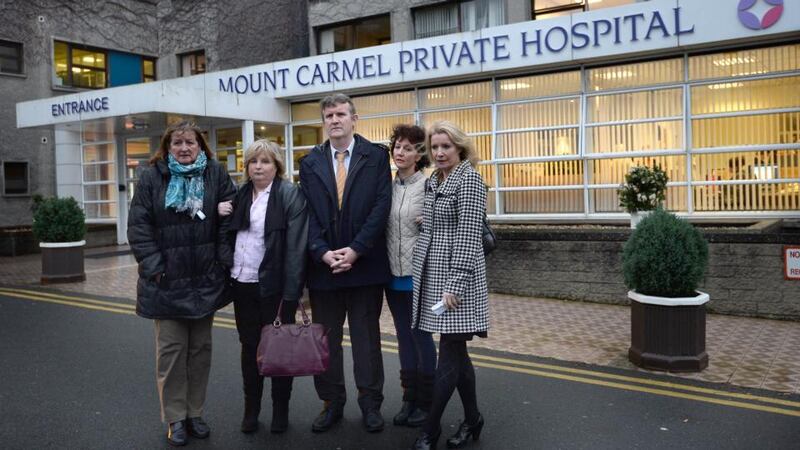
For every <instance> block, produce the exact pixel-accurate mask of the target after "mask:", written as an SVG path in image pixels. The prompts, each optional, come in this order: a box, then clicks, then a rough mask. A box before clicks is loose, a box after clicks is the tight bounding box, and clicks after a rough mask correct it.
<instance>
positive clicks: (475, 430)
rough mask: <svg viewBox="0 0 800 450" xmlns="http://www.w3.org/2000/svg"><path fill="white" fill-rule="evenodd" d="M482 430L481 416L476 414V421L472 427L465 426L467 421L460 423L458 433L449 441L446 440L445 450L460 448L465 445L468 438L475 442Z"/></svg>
mask: <svg viewBox="0 0 800 450" xmlns="http://www.w3.org/2000/svg"><path fill="white" fill-rule="evenodd" d="M482 429H483V416H482V415H480V414H478V421H477V422H475V424H474V425H467V421H466V420H465V421H463V422H461V425H459V426H458V431H456V434H454V435H453V436H452V437H451V438H450V439H448V440H447V448H461V447H463V446H465V445H467V441H469V438H472V440H473V441H477V440H478V438H479V437H480V436H481V430H482Z"/></svg>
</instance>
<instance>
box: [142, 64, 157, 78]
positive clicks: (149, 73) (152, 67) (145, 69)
mask: <svg viewBox="0 0 800 450" xmlns="http://www.w3.org/2000/svg"><path fill="white" fill-rule="evenodd" d="M151 81H156V59H155V58H142V82H143V83H149V82H151Z"/></svg>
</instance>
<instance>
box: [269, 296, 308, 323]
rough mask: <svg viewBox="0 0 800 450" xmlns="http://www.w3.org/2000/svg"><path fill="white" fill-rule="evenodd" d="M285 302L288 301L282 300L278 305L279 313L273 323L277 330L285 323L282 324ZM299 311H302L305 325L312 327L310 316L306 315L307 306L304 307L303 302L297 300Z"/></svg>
mask: <svg viewBox="0 0 800 450" xmlns="http://www.w3.org/2000/svg"><path fill="white" fill-rule="evenodd" d="M285 301H286V300H281V302H280V303H279V304H278V313H277V314H275V320H273V321H272V326H274V327H276V328H277V327H280V326H281V325H282V324H283V322H281V311H282V310H283V302H285ZM297 309H299V310H300V314H301V315H302V316H303V325H304V326H308V325H310V324H311V319H309V318H308V314H306V307H305V305H303V302H302V301H301V300H297Z"/></svg>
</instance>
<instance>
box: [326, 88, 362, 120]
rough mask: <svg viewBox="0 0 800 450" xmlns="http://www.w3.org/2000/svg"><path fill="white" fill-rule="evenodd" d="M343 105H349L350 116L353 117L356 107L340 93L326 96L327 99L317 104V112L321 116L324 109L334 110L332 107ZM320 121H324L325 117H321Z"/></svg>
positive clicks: (348, 98)
mask: <svg viewBox="0 0 800 450" xmlns="http://www.w3.org/2000/svg"><path fill="white" fill-rule="evenodd" d="M343 103H347V104H348V105H350V115H351V116H355V115H356V105H355V104H353V100H352V99H351V98H350V97H348V96H346V95H344V94H342V93H341V92H339V93H336V94H331V95H328V96H327V97H325V98H323V99H322V100H320V102H319V112H320V114H322V113H323V111H325V108H334V107H336V105H341V104H343ZM322 119H323V120H324V119H325V117H323V118H322Z"/></svg>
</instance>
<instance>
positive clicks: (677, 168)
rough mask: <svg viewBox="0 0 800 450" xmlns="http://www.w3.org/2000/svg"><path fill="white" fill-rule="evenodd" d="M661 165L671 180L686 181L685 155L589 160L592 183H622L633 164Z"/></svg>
mask: <svg viewBox="0 0 800 450" xmlns="http://www.w3.org/2000/svg"><path fill="white" fill-rule="evenodd" d="M656 164H657V165H658V166H660V167H661V168H662V169H664V172H666V173H667V178H668V179H669V181H670V182H681V181H686V157H685V156H680V155H679V156H639V157H635V158H614V159H598V160H593V161H590V162H589V170H590V171H591V176H592V178H591V179H590V180H589V183H590V184H621V183H622V182H624V181H625V174H627V173H628V171H629V170H630V168H631V167H633V166H648V167H653V166H654V165H656Z"/></svg>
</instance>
